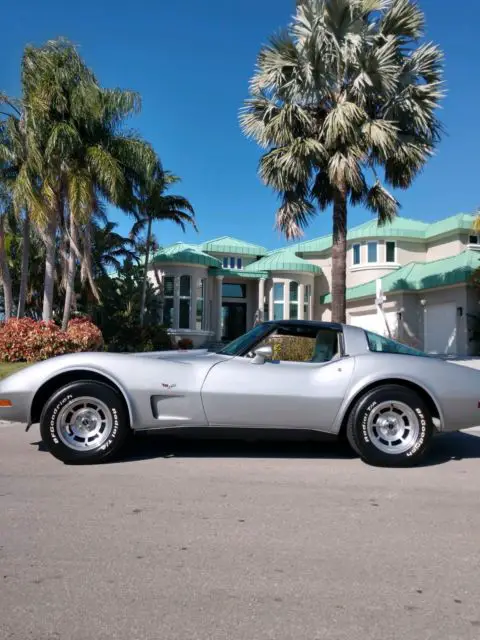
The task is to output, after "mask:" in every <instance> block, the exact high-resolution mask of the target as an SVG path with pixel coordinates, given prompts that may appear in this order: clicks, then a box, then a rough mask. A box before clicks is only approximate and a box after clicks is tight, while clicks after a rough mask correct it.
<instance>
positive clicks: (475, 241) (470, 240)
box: [468, 235, 480, 244]
mask: <svg viewBox="0 0 480 640" xmlns="http://www.w3.org/2000/svg"><path fill="white" fill-rule="evenodd" d="M468 244H480V243H479V242H478V236H477V235H472V236H468Z"/></svg>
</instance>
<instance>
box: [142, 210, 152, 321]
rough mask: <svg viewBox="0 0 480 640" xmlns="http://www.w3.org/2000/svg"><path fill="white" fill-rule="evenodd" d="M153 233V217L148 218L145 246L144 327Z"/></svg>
mask: <svg viewBox="0 0 480 640" xmlns="http://www.w3.org/2000/svg"><path fill="white" fill-rule="evenodd" d="M151 235H152V218H151V217H149V218H148V227H147V243H146V247H145V273H144V274H143V283H142V297H141V300H140V326H141V327H143V319H144V316H145V303H146V300H147V281H148V261H149V258H150V239H151Z"/></svg>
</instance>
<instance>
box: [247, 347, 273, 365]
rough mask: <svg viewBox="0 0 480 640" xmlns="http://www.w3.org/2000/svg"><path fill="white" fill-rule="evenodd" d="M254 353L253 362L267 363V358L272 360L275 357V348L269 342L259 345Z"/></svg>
mask: <svg viewBox="0 0 480 640" xmlns="http://www.w3.org/2000/svg"><path fill="white" fill-rule="evenodd" d="M254 353H255V357H254V358H253V360H252V364H265V360H271V359H272V357H273V350H272V347H271V346H270V345H269V344H266V345H265V346H263V347H259V348H258V349H256V350H255V352H254Z"/></svg>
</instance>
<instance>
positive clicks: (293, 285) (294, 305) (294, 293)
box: [289, 282, 298, 320]
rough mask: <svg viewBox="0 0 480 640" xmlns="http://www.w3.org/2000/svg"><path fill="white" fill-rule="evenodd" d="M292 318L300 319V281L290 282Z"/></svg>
mask: <svg viewBox="0 0 480 640" xmlns="http://www.w3.org/2000/svg"><path fill="white" fill-rule="evenodd" d="M289 293H290V295H289V301H290V318H291V319H292V320H297V319H298V282H290V287H289Z"/></svg>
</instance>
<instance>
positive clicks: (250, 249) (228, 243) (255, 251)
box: [200, 236, 267, 256]
mask: <svg viewBox="0 0 480 640" xmlns="http://www.w3.org/2000/svg"><path fill="white" fill-rule="evenodd" d="M200 249H201V250H202V251H207V252H208V253H229V254H230V253H232V254H235V255H239V256H264V255H265V254H266V253H267V250H266V249H265V247H261V246H259V245H258V244H252V243H251V242H243V240H237V238H231V237H230V236H223V237H221V238H215V239H214V240H209V241H207V242H204V243H203V244H202V245H200Z"/></svg>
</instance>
